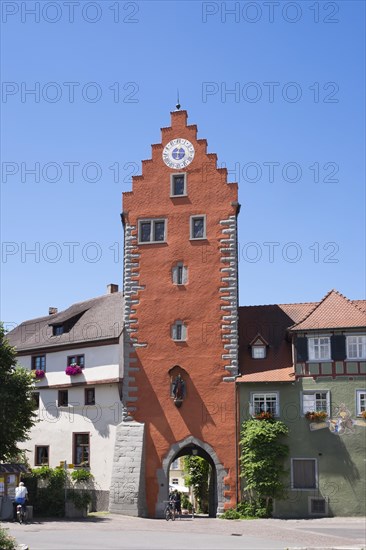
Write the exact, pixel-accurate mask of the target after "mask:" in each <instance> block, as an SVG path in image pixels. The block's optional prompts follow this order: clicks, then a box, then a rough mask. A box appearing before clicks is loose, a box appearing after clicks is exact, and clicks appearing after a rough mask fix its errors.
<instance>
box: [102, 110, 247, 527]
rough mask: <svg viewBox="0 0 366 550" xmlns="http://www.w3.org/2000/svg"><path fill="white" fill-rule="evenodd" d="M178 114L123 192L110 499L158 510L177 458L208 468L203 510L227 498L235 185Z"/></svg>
mask: <svg viewBox="0 0 366 550" xmlns="http://www.w3.org/2000/svg"><path fill="white" fill-rule="evenodd" d="M216 164H217V157H216V155H215V154H212V153H207V142H206V140H205V139H197V127H196V126H195V125H187V112H186V111H179V110H178V111H175V112H173V113H171V126H170V127H168V128H163V129H162V142H161V143H159V144H155V145H153V146H152V158H151V159H150V160H144V161H143V162H142V175H141V176H135V177H134V178H133V187H132V191H131V192H126V193H123V214H122V217H123V223H124V230H125V260H124V293H125V331H126V338H125V352H124V357H125V360H124V389H123V396H124V398H123V401H124V406H125V411H126V413H125V418H124V422H122V424H121V425H120V429H119V432H118V433H117V439H116V451H115V457H114V474H113V479H112V487H111V505H110V508H111V510H112V511H115V512H122V513H125V514H126V513H130V514H131V515H144V514H146V513H147V514H148V515H149V516H152V517H154V516H159V515H161V512H162V510H163V507H164V504H163V501H164V500H166V499H167V497H168V484H169V479H168V476H169V467H170V464H171V462H172V460H174V459H175V458H177V457H178V456H183V455H185V454H198V455H199V456H202V457H204V458H206V459H207V460H208V461H209V462H210V464H211V466H212V472H213V475H212V479H211V487H210V514H211V515H215V514H216V513H217V512H218V513H219V512H221V511H223V510H224V508H227V507H230V506H233V505H235V504H236V491H237V457H236V449H237V442H236V421H235V388H234V386H235V384H234V377H235V374H236V373H237V367H238V362H237V345H238V341H237V337H238V335H237V305H238V304H237V288H238V287H237V214H238V210H239V205H238V197H237V192H238V189H237V184H236V183H228V182H227V171H226V169H225V168H217V166H216Z"/></svg>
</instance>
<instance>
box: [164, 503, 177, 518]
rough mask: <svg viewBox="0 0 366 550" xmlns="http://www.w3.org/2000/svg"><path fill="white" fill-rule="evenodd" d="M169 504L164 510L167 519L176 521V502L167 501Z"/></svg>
mask: <svg viewBox="0 0 366 550" xmlns="http://www.w3.org/2000/svg"><path fill="white" fill-rule="evenodd" d="M167 502H168V503H167V505H166V507H165V510H164V517H165V519H166V520H167V521H169V520H170V519H171V520H172V521H175V502H174V501H172V500H169V501H167Z"/></svg>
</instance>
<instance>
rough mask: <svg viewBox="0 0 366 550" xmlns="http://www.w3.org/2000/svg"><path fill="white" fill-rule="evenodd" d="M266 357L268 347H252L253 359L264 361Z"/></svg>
mask: <svg viewBox="0 0 366 550" xmlns="http://www.w3.org/2000/svg"><path fill="white" fill-rule="evenodd" d="M265 357H266V346H252V358H253V359H264V358H265Z"/></svg>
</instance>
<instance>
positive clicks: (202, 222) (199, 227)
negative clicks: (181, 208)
mask: <svg viewBox="0 0 366 550" xmlns="http://www.w3.org/2000/svg"><path fill="white" fill-rule="evenodd" d="M205 238H206V216H191V239H205Z"/></svg>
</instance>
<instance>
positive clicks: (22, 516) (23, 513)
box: [17, 504, 27, 525]
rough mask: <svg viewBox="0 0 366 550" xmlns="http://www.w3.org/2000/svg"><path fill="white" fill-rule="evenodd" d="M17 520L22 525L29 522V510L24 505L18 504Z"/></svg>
mask: <svg viewBox="0 0 366 550" xmlns="http://www.w3.org/2000/svg"><path fill="white" fill-rule="evenodd" d="M17 520H18V521H19V523H20V525H21V524H22V523H24V522H26V521H27V510H26V508H25V507H23V505H22V504H17Z"/></svg>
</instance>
